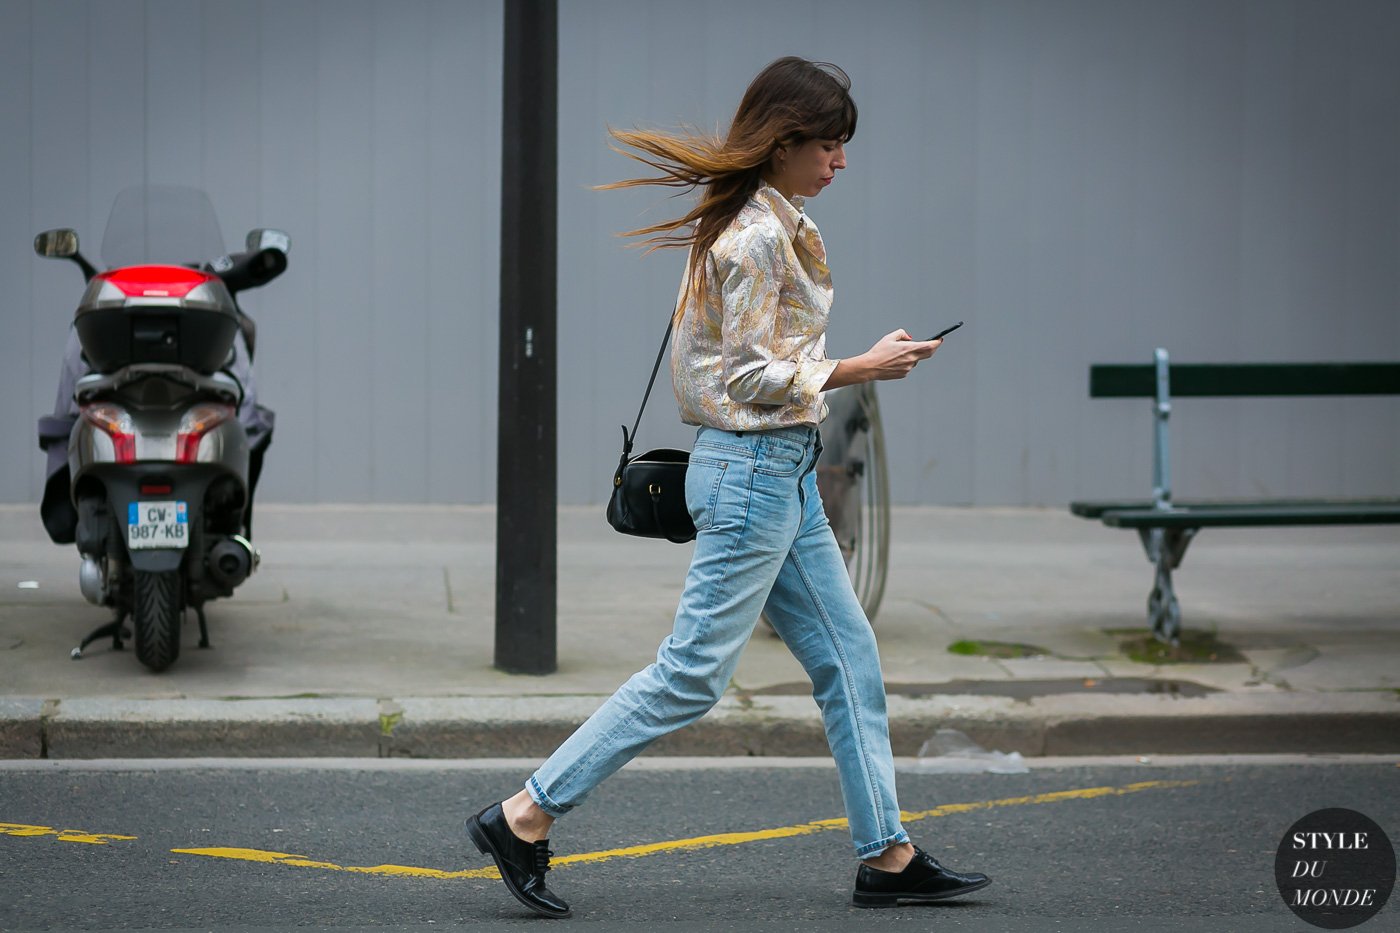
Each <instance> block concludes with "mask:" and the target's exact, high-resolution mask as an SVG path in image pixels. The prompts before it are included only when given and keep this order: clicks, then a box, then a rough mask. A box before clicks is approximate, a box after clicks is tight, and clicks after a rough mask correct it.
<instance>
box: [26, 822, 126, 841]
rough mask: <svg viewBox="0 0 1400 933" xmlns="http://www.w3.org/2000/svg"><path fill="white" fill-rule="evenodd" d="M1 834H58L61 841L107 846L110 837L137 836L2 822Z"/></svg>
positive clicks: (120, 838)
mask: <svg viewBox="0 0 1400 933" xmlns="http://www.w3.org/2000/svg"><path fill="white" fill-rule="evenodd" d="M0 836H57V837H58V841H59V842H86V843H88V844H90V845H95V846H105V845H106V844H107V840H108V839H113V840H127V839H135V838H136V837H135V836H117V835H114V834H112V833H85V832H83V831H82V830H81V829H54V828H53V827H52V826H30V825H28V824H27V823H0Z"/></svg>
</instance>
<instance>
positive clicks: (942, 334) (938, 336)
mask: <svg viewBox="0 0 1400 933" xmlns="http://www.w3.org/2000/svg"><path fill="white" fill-rule="evenodd" d="M962 326H963V322H962V321H958V323H956V324H954V325H953V326H952V327H947V328H944V329H943V330H940V331H939V332H938V333H936V334H934V335H933V336H932V337H930V338H928V339H929V340H942V339H943V338H944V337H946V336H948V335H949V334H951V333H952V332H953V331H955V330H957V329H958V328H959V327H962Z"/></svg>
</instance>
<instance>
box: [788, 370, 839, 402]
mask: <svg viewBox="0 0 1400 933" xmlns="http://www.w3.org/2000/svg"><path fill="white" fill-rule="evenodd" d="M840 362H841V361H840V360H808V359H804V360H802V361H801V362H799V363H798V364H797V372H795V373H793V376H792V396H791V397H792V404H794V405H796V406H798V407H799V408H810V407H812V406H813V405H816V404H817V402H818V401H819V400H820V399H821V394H822V386H824V385H826V382H827V380H828V379H830V378H831V374H832V373H834V372H835V371H836V366H837V364H838V363H840Z"/></svg>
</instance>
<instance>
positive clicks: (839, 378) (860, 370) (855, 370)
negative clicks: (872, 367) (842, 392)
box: [822, 353, 870, 392]
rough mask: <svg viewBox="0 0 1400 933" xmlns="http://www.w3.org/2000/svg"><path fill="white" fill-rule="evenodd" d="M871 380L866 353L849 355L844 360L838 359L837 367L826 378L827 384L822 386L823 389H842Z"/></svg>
mask: <svg viewBox="0 0 1400 933" xmlns="http://www.w3.org/2000/svg"><path fill="white" fill-rule="evenodd" d="M869 381H870V373H869V372H868V367H867V366H866V362H865V354H864V353H862V354H861V355H860V356H852V357H848V358H846V359H844V360H837V361H836V368H835V369H833V370H832V371H831V375H830V376H829V377H828V378H827V380H826V385H824V386H822V391H823V392H825V391H827V390H828V389H840V388H843V387H845V386H853V385H858V384H859V383H862V382H869Z"/></svg>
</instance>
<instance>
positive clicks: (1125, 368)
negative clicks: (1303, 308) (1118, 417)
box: [1089, 363, 1400, 398]
mask: <svg viewBox="0 0 1400 933" xmlns="http://www.w3.org/2000/svg"><path fill="white" fill-rule="evenodd" d="M1170 365H1171V394H1172V397H1173V398H1181V397H1190V396H1197V397H1205V396H1214V397H1225V396H1269V395H1280V396H1287V395H1400V363H1172V364H1170ZM1156 394H1157V374H1156V368H1155V367H1154V366H1153V365H1152V364H1150V363H1146V364H1138V363H1097V364H1094V365H1092V366H1090V367H1089V397H1090V398H1144V397H1145V398H1152V397H1155V396H1156Z"/></svg>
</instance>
